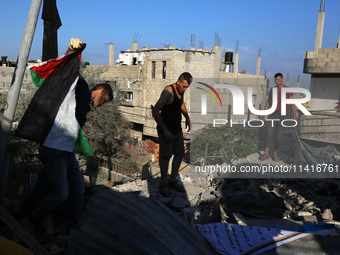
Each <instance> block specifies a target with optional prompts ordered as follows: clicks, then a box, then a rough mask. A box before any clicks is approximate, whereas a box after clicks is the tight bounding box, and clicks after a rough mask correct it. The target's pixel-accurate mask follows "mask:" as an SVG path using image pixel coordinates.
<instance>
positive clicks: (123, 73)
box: [86, 43, 268, 139]
mask: <svg viewBox="0 0 340 255" xmlns="http://www.w3.org/2000/svg"><path fill="white" fill-rule="evenodd" d="M111 54H112V53H111ZM237 56H238V54H235V63H236V62H237V60H238V57H237ZM110 59H111V61H112V59H113V57H110ZM116 63H117V65H113V63H112V62H111V63H110V64H109V65H108V66H105V71H104V72H103V74H102V75H101V78H102V79H103V80H107V81H113V80H114V81H116V83H117V85H118V86H119V88H120V90H121V91H123V92H124V93H125V103H123V104H122V105H121V111H122V112H123V113H124V115H125V117H126V118H127V119H128V120H129V121H131V122H133V123H134V124H135V128H134V130H133V135H134V136H135V137H139V139H144V138H148V137H149V138H155V137H157V132H156V122H155V120H154V118H153V116H152V114H151V106H152V105H154V104H155V103H156V102H157V100H158V98H159V97H160V94H161V92H162V90H163V89H164V87H165V86H167V85H169V84H173V83H174V82H176V81H177V79H178V77H179V75H180V74H181V73H183V72H190V73H191V74H192V76H193V77H194V81H195V80H198V79H208V80H209V79H210V80H214V81H216V82H219V81H221V82H223V80H226V79H229V80H234V79H235V80H236V78H237V79H240V80H242V82H241V83H240V82H239V84H238V86H239V87H240V88H241V89H242V90H244V91H245V92H246V91H247V90H246V86H247V85H249V86H253V88H254V89H253V93H254V94H255V95H257V96H255V97H254V98H255V99H254V105H256V106H259V105H260V108H261V106H262V109H263V107H264V104H265V102H266V101H265V100H266V96H267V95H266V91H267V84H268V82H267V79H266V78H265V77H264V76H260V75H259V61H258V64H257V65H258V73H257V74H256V75H248V74H242V73H238V72H237V70H238V67H237V66H234V68H233V69H234V70H233V72H231V68H230V63H229V65H227V66H226V65H225V63H224V60H222V59H221V48H220V47H219V46H214V49H213V50H210V51H208V50H202V49H195V48H193V47H191V48H190V50H185V49H179V48H176V47H172V46H170V47H167V48H163V49H149V48H143V49H137V43H132V49H131V50H130V49H128V50H126V51H121V52H120V54H119V58H118V59H117V61H116ZM221 64H222V70H221ZM101 67H102V66H87V67H86V69H87V71H94V70H96V69H99V68H101ZM190 89H193V88H192V86H191V87H190V88H189V89H188V90H187V91H186V92H185V96H184V102H185V103H186V107H187V109H188V111H189V114H193V113H191V112H190V101H191V100H193V99H192V98H190V94H191V93H190ZM223 93H224V94H230V91H223V92H222V94H223ZM225 103H226V104H229V103H231V102H225ZM247 110H248V109H247V108H246V110H245V114H247ZM206 124H211V123H206ZM183 128H184V125H183Z"/></svg>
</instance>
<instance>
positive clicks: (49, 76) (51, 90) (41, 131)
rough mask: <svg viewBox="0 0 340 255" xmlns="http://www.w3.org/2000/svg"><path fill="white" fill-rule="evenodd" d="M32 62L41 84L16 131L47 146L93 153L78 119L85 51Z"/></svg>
mask: <svg viewBox="0 0 340 255" xmlns="http://www.w3.org/2000/svg"><path fill="white" fill-rule="evenodd" d="M84 48H85V44H84V46H83V48H82V49H81V50H79V51H74V52H72V53H70V54H66V55H64V56H61V57H59V58H56V59H52V60H49V61H45V62H42V63H39V64H36V65H33V66H30V67H29V69H30V72H31V76H32V80H33V83H34V84H35V85H36V86H37V87H38V88H39V89H38V90H37V92H36V93H35V95H34V96H33V98H32V101H31V103H30V105H29V106H28V108H27V110H26V112H25V114H24V116H23V117H22V119H21V121H20V123H19V126H18V129H17V130H16V135H17V136H18V137H21V138H24V139H28V140H31V141H34V142H38V143H40V144H42V145H44V146H46V147H49V148H54V149H58V150H63V151H69V152H74V153H78V154H81V155H85V156H93V151H92V148H91V146H90V144H89V143H88V141H87V140H86V138H85V137H84V135H83V132H82V130H81V127H80V125H79V123H78V121H77V119H76V114H75V109H76V97H75V88H76V86H77V82H78V79H79V65H80V60H81V52H82V50H84Z"/></svg>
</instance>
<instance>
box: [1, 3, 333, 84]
mask: <svg viewBox="0 0 340 255" xmlns="http://www.w3.org/2000/svg"><path fill="white" fill-rule="evenodd" d="M325 1H326V4H325V12H326V18H325V28H324V36H323V44H322V47H323V48H334V47H336V44H337V42H338V38H339V29H340V15H339V14H340V1H339V0H325ZM320 3H321V0H210V1H202V0H197V1H185V0H184V1H183V0H182V1H178V0H173V1H136V0H130V1H113V0H98V1H93V0H91V1H89V0H82V1H80V0H73V1H66V0H63V1H62V0H57V6H58V10H59V14H60V18H61V21H62V23H63V25H62V26H61V27H60V29H59V31H58V37H59V38H58V39H59V40H58V43H59V55H62V54H63V53H64V52H65V51H66V48H67V45H68V43H69V40H70V38H72V37H75V38H80V39H81V40H83V41H84V42H85V43H87V48H86V50H85V51H84V59H86V60H87V61H89V62H90V64H92V65H105V64H108V61H109V55H108V52H109V47H107V46H105V43H109V42H112V43H114V45H115V60H116V59H117V58H118V53H119V51H121V50H126V49H129V48H131V42H132V39H133V36H134V35H135V34H137V33H139V35H141V38H140V40H139V43H140V45H141V46H146V47H147V46H148V45H150V47H151V48H162V47H163V43H164V44H171V45H173V46H176V47H179V48H186V49H189V47H190V43H191V34H195V39H196V40H195V41H196V43H195V46H196V48H198V47H199V42H200V41H203V42H204V49H208V50H209V49H212V48H213V45H214V41H215V33H219V37H220V38H221V47H223V48H226V49H230V50H233V51H234V50H235V43H236V41H239V53H240V59H239V70H241V69H247V73H250V74H255V70H256V59H257V55H258V51H259V48H260V47H261V52H262V54H261V56H262V63H261V75H263V74H264V70H267V76H268V77H269V78H270V77H272V76H273V75H274V74H275V73H277V72H282V73H283V74H284V76H286V75H287V73H289V76H290V79H293V78H294V77H297V75H298V74H300V75H301V77H305V76H306V75H303V74H302V68H303V60H304V56H305V52H306V51H307V50H308V51H314V43H315V33H316V25H317V18H318V12H319V8H320ZM30 4H31V1H30V0H11V1H5V0H2V1H1V4H0V19H1V25H0V35H1V36H0V56H8V58H9V60H16V58H17V55H18V52H19V48H20V45H21V40H22V36H23V32H24V29H25V24H26V20H27V15H28V11H29V8H30ZM42 36H43V21H42V20H41V12H40V15H39V20H38V24H37V28H36V33H35V37H34V40H33V45H32V48H31V54H30V56H29V60H32V59H40V58H41V56H42Z"/></svg>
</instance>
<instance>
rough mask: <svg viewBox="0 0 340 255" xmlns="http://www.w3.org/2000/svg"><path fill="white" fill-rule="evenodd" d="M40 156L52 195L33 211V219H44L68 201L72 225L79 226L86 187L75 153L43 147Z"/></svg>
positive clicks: (48, 195) (45, 198) (46, 197)
mask: <svg viewBox="0 0 340 255" xmlns="http://www.w3.org/2000/svg"><path fill="white" fill-rule="evenodd" d="M39 156H40V160H41V162H42V163H43V165H44V168H43V170H42V171H44V175H45V177H46V179H47V182H48V184H49V186H50V193H49V194H46V196H45V197H44V198H43V199H42V201H41V202H40V203H39V204H38V206H37V207H36V208H35V209H34V210H33V211H32V216H33V218H35V219H37V220H40V219H42V217H44V216H45V215H46V214H48V213H49V212H50V211H52V210H53V209H54V208H56V207H57V206H59V205H61V204H62V203H63V202H65V201H66V200H67V202H68V209H69V222H70V225H74V224H77V223H78V221H79V220H80V218H81V216H82V206H83V199H84V193H85V185H84V181H83V178H82V175H81V172H80V171H79V164H78V161H77V159H76V157H75V155H74V153H72V152H67V151H60V150H56V149H51V148H47V147H44V146H42V147H40V148H39Z"/></svg>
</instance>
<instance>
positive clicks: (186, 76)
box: [178, 72, 192, 84]
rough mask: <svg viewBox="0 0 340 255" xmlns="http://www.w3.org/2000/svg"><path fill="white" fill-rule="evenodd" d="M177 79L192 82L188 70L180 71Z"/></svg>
mask: <svg viewBox="0 0 340 255" xmlns="http://www.w3.org/2000/svg"><path fill="white" fill-rule="evenodd" d="M178 80H179V81H187V82H188V83H189V84H191V82H192V76H191V74H190V73H188V72H184V73H182V74H181V75H180V76H179V77H178Z"/></svg>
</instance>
